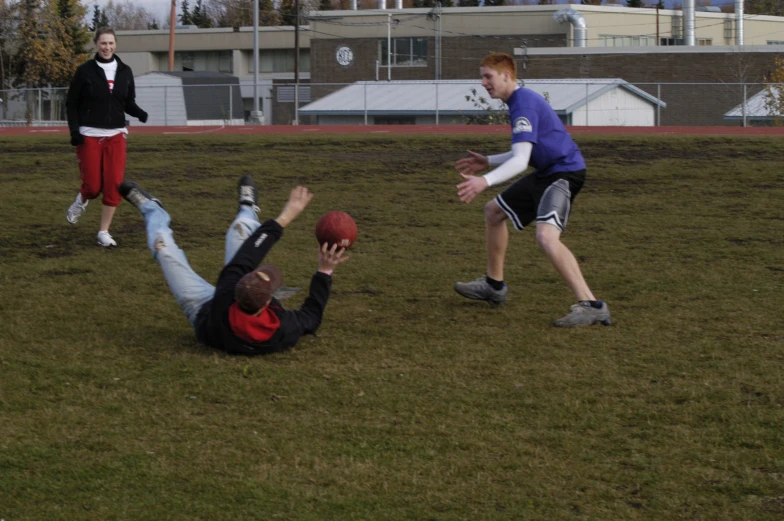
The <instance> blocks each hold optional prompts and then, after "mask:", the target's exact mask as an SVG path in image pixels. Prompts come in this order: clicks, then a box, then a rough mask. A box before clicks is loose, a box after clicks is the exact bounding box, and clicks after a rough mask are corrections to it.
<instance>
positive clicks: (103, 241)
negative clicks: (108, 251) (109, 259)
mask: <svg viewBox="0 0 784 521" xmlns="http://www.w3.org/2000/svg"><path fill="white" fill-rule="evenodd" d="M98 246H101V247H103V248H114V247H115V246H117V242H115V240H114V239H112V236H111V235H109V232H108V231H106V230H102V231H100V232H98Z"/></svg>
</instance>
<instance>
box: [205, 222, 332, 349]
mask: <svg viewBox="0 0 784 521" xmlns="http://www.w3.org/2000/svg"><path fill="white" fill-rule="evenodd" d="M282 234H283V228H282V227H281V226H280V225H279V224H278V222H277V221H275V220H274V219H269V220H267V221H265V222H264V223H263V224H262V225H261V226H260V227H259V228H258V229H257V230H256V231H255V232H254V233H253V234H252V235H251V236H250V237H248V238H247V239H246V240H245V242H244V243H243V244H242V246H240V249H239V250H237V253H236V255H234V258H233V259H232V260H231V261H230V262H229V263H228V264H227V265H226V266H225V267H224V268H223V271H221V274H220V276H219V277H218V284H217V285H216V287H215V296H214V297H213V298H212V300H211V301H209V302H207V303H206V304H205V305H204V306H203V307H202V308H201V310H200V311H199V314H198V316H197V318H196V323H195V325H194V327H195V328H196V338H197V339H198V340H199V342H201V343H203V344H206V345H209V346H212V347H214V348H216V349H220V350H222V351H226V352H228V353H232V354H244V355H259V354H265V353H272V352H276V351H283V350H285V349H287V348H289V347H292V346H294V344H296V343H297V341H298V340H299V339H300V337H302V335H305V334H309V333H315V332H316V330H317V329H318V327H319V325H320V324H321V319H322V316H323V314H324V308H325V307H326V305H327V300H328V299H329V290H330V287H331V285H332V277H331V276H330V275H327V274H325V273H321V272H316V274H315V275H313V278H312V279H311V282H310V291H309V294H308V296H307V298H306V299H305V302H304V303H303V304H302V307H301V308H300V309H298V310H286V309H283V306H282V305H281V303H280V301H278V299H276V298H274V297H273V298H272V301H271V302H270V303H269V307H270V309H271V310H272V311H273V312H274V313H275V315H277V317H278V318H279V319H280V327H279V328H278V330H277V331H276V332H275V333H274V334H273V335H272V337H270V338H269V339H268V340H266V341H264V342H260V343H249V342H247V341H245V340H243V339H242V338H239V337H238V336H237V335H235V334H234V333H233V331H232V328H231V325H230V323H229V308H230V307H231V305H232V304H234V302H235V299H234V288H235V286H236V285H237V283H238V282H239V280H240V279H241V278H242V277H243V276H244V275H245V274H247V273H250V272H251V271H253V270H255V269H256V268H258V266H259V264H260V263H261V261H262V260H263V259H264V257H265V256H266V255H267V253H268V252H269V251H270V249H271V248H272V246H274V245H275V243H276V242H277V241H278V240H279V239H280V237H281V235H282Z"/></svg>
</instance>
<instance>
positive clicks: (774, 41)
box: [768, 40, 784, 45]
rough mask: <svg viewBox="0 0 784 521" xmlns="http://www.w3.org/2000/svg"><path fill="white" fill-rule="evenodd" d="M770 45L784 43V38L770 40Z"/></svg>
mask: <svg viewBox="0 0 784 521" xmlns="http://www.w3.org/2000/svg"><path fill="white" fill-rule="evenodd" d="M768 45H784V40H768Z"/></svg>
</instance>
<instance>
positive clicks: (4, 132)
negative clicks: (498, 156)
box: [0, 125, 784, 136]
mask: <svg viewBox="0 0 784 521" xmlns="http://www.w3.org/2000/svg"><path fill="white" fill-rule="evenodd" d="M568 130H569V132H571V133H573V134H686V135H733V136H784V127H745V128H744V127H568ZM130 132H131V133H132V134H164V135H186V134H358V133H359V134H507V133H509V126H508V125H367V126H366V125H299V126H293V125H262V126H250V125H248V126H214V127H195V126H194V127H147V126H143V125H139V126H136V125H134V126H132V127H130ZM67 133H68V128H67V127H0V136H21V135H47V134H67Z"/></svg>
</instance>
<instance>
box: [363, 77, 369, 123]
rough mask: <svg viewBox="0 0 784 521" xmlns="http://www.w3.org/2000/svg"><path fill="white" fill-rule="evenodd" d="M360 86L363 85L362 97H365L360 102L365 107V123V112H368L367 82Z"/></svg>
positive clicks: (366, 119) (366, 121) (366, 120)
mask: <svg viewBox="0 0 784 521" xmlns="http://www.w3.org/2000/svg"><path fill="white" fill-rule="evenodd" d="M362 87H363V89H362V92H363V94H364V97H365V101H364V103H362V105H363V106H364V108H365V125H367V124H368V118H367V113H368V110H367V83H365V84H364V85H363V86H362Z"/></svg>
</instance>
